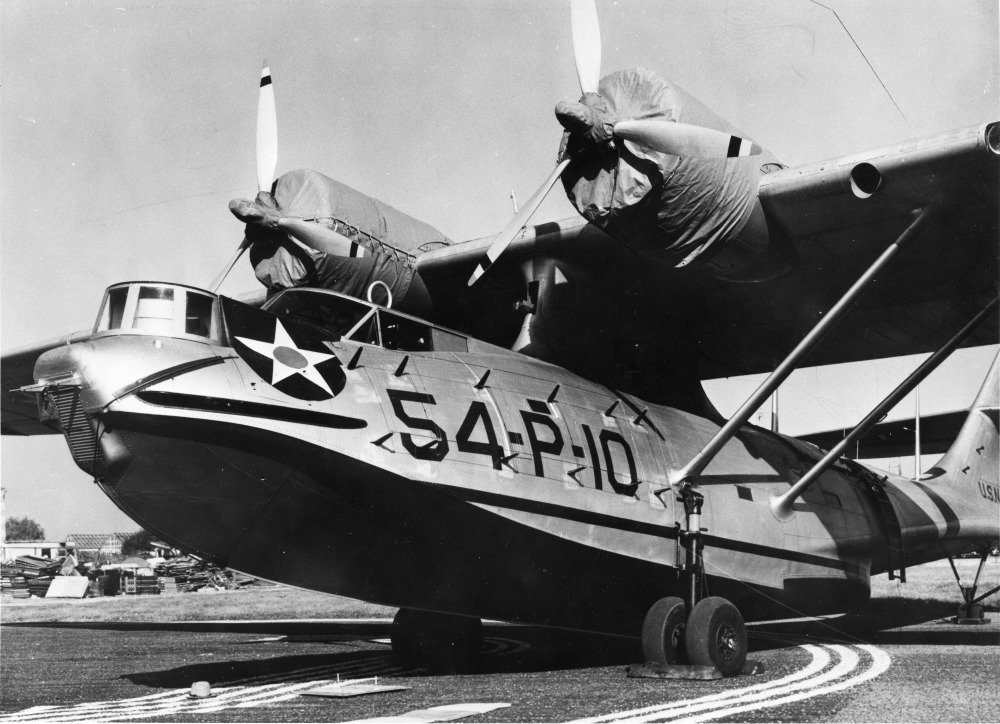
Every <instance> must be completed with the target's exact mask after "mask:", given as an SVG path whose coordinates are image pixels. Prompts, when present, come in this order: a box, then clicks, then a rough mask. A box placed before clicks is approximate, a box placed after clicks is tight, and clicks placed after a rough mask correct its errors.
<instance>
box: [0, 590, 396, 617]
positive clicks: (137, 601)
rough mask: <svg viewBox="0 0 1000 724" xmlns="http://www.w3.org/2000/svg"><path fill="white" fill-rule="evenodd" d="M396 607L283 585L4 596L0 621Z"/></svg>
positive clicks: (382, 612) (371, 613)
mask: <svg viewBox="0 0 1000 724" xmlns="http://www.w3.org/2000/svg"><path fill="white" fill-rule="evenodd" d="M395 613H396V609H394V608H389V607H387V606H378V605H376V604H373V603H364V602H363V601H355V600H353V599H350V598H342V597H340V596H331V595H328V594H325V593H315V592H312V591H302V590H299V589H297V588H287V587H285V586H269V587H261V588H254V587H250V588H245V589H242V590H238V591H218V592H213V593H177V594H163V595H159V596H109V597H106V598H84V599H80V600H65V599H51V598H31V599H25V600H13V599H7V598H5V599H4V601H3V607H2V610H0V624H4V623H26V622H31V623H38V622H50V621H62V622H95V621H96V622H114V621H140V622H175V621H206V620H227V621H230V620H236V621H260V620H267V619H310V618H382V617H390V618H391V617H392V616H393V615H395Z"/></svg>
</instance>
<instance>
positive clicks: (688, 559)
mask: <svg viewBox="0 0 1000 724" xmlns="http://www.w3.org/2000/svg"><path fill="white" fill-rule="evenodd" d="M677 500H678V501H679V502H682V503H684V514H685V516H686V522H687V530H679V531H677V537H678V540H679V541H680V544H681V546H682V547H683V548H684V551H685V554H684V562H683V563H682V564H680V565H678V569H679V570H681V571H682V572H684V573H685V574H686V575H687V577H688V586H687V595H686V596H685V598H684V605H685V606H686V608H687V612H688V615H691V611H693V610H694V607H695V606H696V605H697V603H698V601H700V600H701V596H702V593H703V590H702V589H703V588H704V576H703V574H704V572H705V571H704V566H703V564H702V558H701V551H702V548H703V547H704V544H703V543H702V540H701V534H702V533H703V532H704V530H705V529H703V528H702V527H701V508H702V506H703V505H704V504H705V496H704V495H702V494H701V493H699V492H697V491H696V490H694V488H693V487H692V485H691V483H689V482H688V483H685V484H684V485H683V487H682V488H681V491H680V497H679V498H678V499H677Z"/></svg>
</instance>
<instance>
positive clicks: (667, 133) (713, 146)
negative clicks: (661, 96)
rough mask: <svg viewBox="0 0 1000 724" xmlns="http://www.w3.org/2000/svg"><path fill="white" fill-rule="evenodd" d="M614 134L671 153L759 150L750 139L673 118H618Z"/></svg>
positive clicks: (723, 154) (724, 154)
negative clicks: (624, 119) (636, 119)
mask: <svg viewBox="0 0 1000 724" xmlns="http://www.w3.org/2000/svg"><path fill="white" fill-rule="evenodd" d="M614 134H615V136H616V137H617V138H621V139H623V140H626V141H632V142H633V143H638V144H639V145H640V146H645V147H646V148H649V149H652V150H654V151H659V152H660V153H667V154H670V155H671V156H682V157H684V156H687V157H693V156H701V157H704V158H737V157H739V156H756V155H757V154H758V153H760V152H761V150H762V149H761V147H760V146H758V145H757V144H756V143H754V142H753V141H748V140H747V139H745V138H740V137H739V136H733V135H730V134H728V133H723V132H722V131H716V130H714V129H712V128H704V127H702V126H692V125H689V124H687V123H677V122H674V121H618V123H616V124H615V128H614Z"/></svg>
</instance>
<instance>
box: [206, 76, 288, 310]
mask: <svg viewBox="0 0 1000 724" xmlns="http://www.w3.org/2000/svg"><path fill="white" fill-rule="evenodd" d="M277 165H278V119H277V112H276V110H275V106H274V86H272V85H271V69H270V68H269V67H268V65H267V61H266V60H265V61H264V67H263V69H261V71H260V96H259V97H258V99H257V192H258V196H259V195H260V194H262V193H268V194H269V193H270V192H271V185H272V184H273V183H274V169H275V168H276V167H277ZM248 246H250V239H249V237H244V238H243V242H242V243H241V244H240V245H239V247H238V248H237V249H236V251H235V252H234V253H233V256H232V258H231V259H230V260H229V263H228V264H227V265H226V267H225V268H224V269H223V270H222V271H221V272H220V273H219V275H218V276H217V277H215V279H214V280H213V281H212V285H211V287H209V289H210V290H211V291H212V292H217V291H218V290H219V287H221V286H222V282H224V281H225V280H226V277H227V276H229V272H231V271H232V270H233V267H234V266H236V262H237V261H239V258H240V257H241V256H242V255H243V252H244V251H246V250H247V247H248Z"/></svg>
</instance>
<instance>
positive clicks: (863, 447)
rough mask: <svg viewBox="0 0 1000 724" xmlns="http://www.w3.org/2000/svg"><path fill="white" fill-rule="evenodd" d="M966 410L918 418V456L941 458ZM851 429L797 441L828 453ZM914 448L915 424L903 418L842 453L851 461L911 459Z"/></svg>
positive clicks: (878, 428)
mask: <svg viewBox="0 0 1000 724" xmlns="http://www.w3.org/2000/svg"><path fill="white" fill-rule="evenodd" d="M968 414H969V413H968V410H954V411H951V412H940V413H937V414H934V415H921V416H920V453H921V454H922V455H941V454H943V453H945V452H947V451H948V448H949V447H950V446H951V444H952V443H953V442H954V441H955V438H956V437H957V436H958V432H959V430H961V429H962V423H963V422H965V418H966V416H967V415H968ZM850 431H851V428H849V427H845V428H842V429H840V430H826V431H824V432H814V433H810V434H808V435H800V436H799V439H800V440H804V441H805V442H811V443H812V444H813V445H818V446H819V447H821V448H823V449H824V450H829V449H830V448H832V447H833V446H834V445H836V444H837V443H838V442H840V441H841V440H843V439H844V438H845V437H847V434H848V433H849V432H850ZM915 444H916V420H915V419H914V418H906V419H902V420H892V421H890V422H883V423H880V424H878V425H876V426H875V427H873V428H872V429H871V430H870V431H869V432H868V434H867V435H865V436H863V437H862V438H861V439H860V440H858V443H857V445H856V446H854V447H851V448H849V449H848V450H845V451H844V454H845V455H846V456H847V457H849V458H851V459H852V460H857V459H862V460H864V459H872V458H891V457H904V456H907V455H913V454H914V450H915V447H914V446H915Z"/></svg>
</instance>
